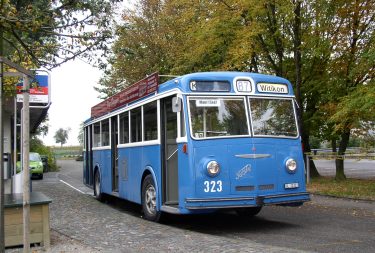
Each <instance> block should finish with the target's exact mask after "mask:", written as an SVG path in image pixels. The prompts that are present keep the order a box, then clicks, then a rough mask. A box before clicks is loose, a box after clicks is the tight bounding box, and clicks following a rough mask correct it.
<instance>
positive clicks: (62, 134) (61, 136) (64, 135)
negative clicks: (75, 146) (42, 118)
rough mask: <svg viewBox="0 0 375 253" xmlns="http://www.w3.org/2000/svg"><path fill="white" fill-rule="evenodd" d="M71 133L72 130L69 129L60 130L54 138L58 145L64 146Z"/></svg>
mask: <svg viewBox="0 0 375 253" xmlns="http://www.w3.org/2000/svg"><path fill="white" fill-rule="evenodd" d="M69 132H70V128H68V129H63V128H59V129H58V130H57V131H56V133H55V136H53V138H55V141H56V143H60V144H61V146H62V145H64V144H65V143H66V142H67V140H68V135H69Z"/></svg>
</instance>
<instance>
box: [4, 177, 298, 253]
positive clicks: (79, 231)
mask: <svg viewBox="0 0 375 253" xmlns="http://www.w3.org/2000/svg"><path fill="white" fill-rule="evenodd" d="M60 176H61V175H60ZM33 191H41V192H43V193H44V194H46V195H47V196H49V197H50V198H52V199H53V202H52V203H51V204H50V226H51V230H52V236H51V237H52V240H51V248H50V249H49V250H48V251H51V252H301V251H300V250H293V249H288V248H280V247H274V246H268V245H263V244H259V243H255V242H253V241H250V240H244V239H243V238H242V239H241V238H238V239H236V238H225V237H220V236H215V235H210V234H203V233H199V232H195V231H190V230H186V229H179V228H178V227H171V226H168V225H163V224H159V223H153V222H149V221H146V220H144V219H142V218H140V217H137V216H136V215H134V213H136V214H139V215H140V213H139V212H134V211H132V212H128V211H127V210H126V209H122V208H116V207H114V206H113V205H108V204H105V203H100V202H99V201H97V200H95V199H94V198H93V196H92V195H89V194H83V193H80V192H79V191H77V190H74V189H73V188H71V187H69V186H68V185H66V184H64V183H63V182H61V181H60V178H59V174H58V173H51V172H50V173H47V174H45V177H44V180H40V181H34V182H33ZM129 205H130V206H132V205H131V204H129ZM130 208H131V207H130ZM33 249H34V252H43V249H41V248H40V247H39V248H33ZM15 251H17V250H14V249H13V250H9V249H8V250H7V252H15Z"/></svg>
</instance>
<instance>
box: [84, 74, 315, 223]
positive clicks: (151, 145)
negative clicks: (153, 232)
mask: <svg viewBox="0 0 375 253" xmlns="http://www.w3.org/2000/svg"><path fill="white" fill-rule="evenodd" d="M154 79H158V78H157V77H154ZM152 85H153V86H154V83H152ZM153 86H152V87H153ZM129 89H133V91H134V90H136V89H138V95H139V94H140V93H143V96H138V97H136V99H135V100H132V101H127V103H121V104H120V106H118V107H113V106H112V107H109V108H108V107H107V108H104V109H103V108H101V107H103V103H102V106H101V107H100V108H99V107H98V106H96V107H95V108H93V109H94V110H93V111H94V112H95V113H94V115H93V117H92V118H91V119H89V120H88V121H86V123H85V152H84V183H86V184H87V185H89V186H92V187H93V188H94V192H95V195H96V196H97V197H98V198H101V197H102V195H103V194H109V195H114V196H117V197H120V198H124V199H127V200H130V201H133V202H136V203H139V204H141V205H142V207H143V212H144V215H145V218H146V219H149V220H155V221H156V220H158V219H159V217H160V214H161V212H169V213H176V214H191V213H203V212H204V213H207V212H213V211H216V210H218V209H234V210H236V211H237V213H238V214H240V215H247V216H253V215H256V214H257V213H258V212H259V211H260V210H261V208H262V207H263V206H265V205H285V206H298V205H301V204H303V202H305V201H308V200H309V194H308V193H307V192H306V186H305V172H304V162H303V155H302V148H301V139H300V133H299V130H298V124H297V117H296V108H295V106H296V104H295V100H294V95H293V90H292V86H291V84H290V83H289V81H287V80H286V79H283V78H280V77H275V76H269V75H262V74H254V73H242V72H207V73H193V74H189V75H184V76H181V77H178V78H175V79H173V80H170V81H167V82H165V83H163V84H160V85H157V88H155V89H154V90H153V89H151V90H152V92H144V91H145V90H146V91H147V90H150V89H149V88H148V86H147V82H146V84H143V85H139V84H138V85H137V86H134V85H133V86H131V87H130V88H129ZM123 93H126V91H124V92H123ZM128 93H129V91H128ZM128 93H127V94H128ZM118 97H121V96H120V95H118ZM122 97H124V96H122ZM110 99H111V98H110ZM112 100H114V98H112ZM117 100H118V99H117ZM117 100H116V101H117ZM120 100H121V99H120ZM104 102H105V101H104ZM106 104H107V105H108V104H110V103H109V102H108V101H107V103H106ZM97 112H100V113H97Z"/></svg>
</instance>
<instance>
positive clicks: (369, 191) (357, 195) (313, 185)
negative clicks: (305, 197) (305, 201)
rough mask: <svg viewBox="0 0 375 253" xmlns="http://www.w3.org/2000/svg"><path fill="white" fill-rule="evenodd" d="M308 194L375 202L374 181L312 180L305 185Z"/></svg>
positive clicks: (322, 178)
mask: <svg viewBox="0 0 375 253" xmlns="http://www.w3.org/2000/svg"><path fill="white" fill-rule="evenodd" d="M307 190H308V191H309V192H310V193H315V194H323V195H329V196H334V197H345V198H353V199H361V200H375V180H364V179H351V178H350V179H346V180H342V181H336V180H335V179H334V178H331V177H319V178H313V179H312V180H311V181H310V183H309V184H308V185H307Z"/></svg>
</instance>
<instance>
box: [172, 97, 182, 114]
mask: <svg viewBox="0 0 375 253" xmlns="http://www.w3.org/2000/svg"><path fill="white" fill-rule="evenodd" d="M172 111H173V112H175V113H177V112H180V111H181V98H179V97H174V98H172Z"/></svg>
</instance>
